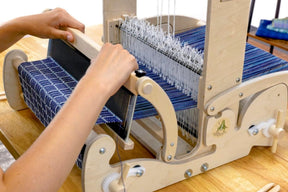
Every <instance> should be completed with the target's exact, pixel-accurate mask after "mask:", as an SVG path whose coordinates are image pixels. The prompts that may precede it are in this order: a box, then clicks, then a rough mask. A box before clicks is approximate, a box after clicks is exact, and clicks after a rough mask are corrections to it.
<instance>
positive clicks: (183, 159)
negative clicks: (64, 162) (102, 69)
mask: <svg viewBox="0 0 288 192" xmlns="http://www.w3.org/2000/svg"><path fill="white" fill-rule="evenodd" d="M249 2H250V1H249V0H209V1H208V14H207V23H206V25H203V22H201V21H199V20H196V19H192V18H188V17H183V16H175V17H172V16H167V17H164V16H163V17H161V20H160V21H159V19H157V18H150V19H147V21H148V22H149V23H150V24H148V23H147V22H146V21H139V20H137V19H135V18H133V16H136V0H117V1H116V0H104V1H103V10H104V12H103V16H104V21H103V27H104V38H103V39H104V41H105V42H112V43H119V42H121V43H122V44H123V46H124V47H125V48H127V49H128V50H129V51H130V52H131V53H132V54H134V55H135V57H137V59H138V61H139V66H140V68H141V69H144V70H145V71H146V72H147V75H145V74H144V73H143V72H141V71H136V72H135V73H133V74H131V76H130V78H129V80H128V81H127V82H126V83H125V85H124V87H123V88H121V89H120V90H119V92H118V93H117V94H116V95H115V96H113V97H112V98H111V99H110V100H109V102H108V103H107V105H106V106H105V108H104V109H103V111H102V113H101V115H100V117H99V119H98V120H97V124H102V123H104V124H106V125H107V127H108V128H107V127H106V126H105V127H106V130H107V132H109V135H108V134H101V135H97V134H95V133H94V134H91V137H90V138H89V139H88V140H87V143H86V147H85V148H83V151H84V157H83V159H82V162H81V163H82V184H83V189H84V191H87V192H90V191H91V192H92V191H104V192H106V191H111V192H119V191H133V192H134V191H145V192H147V191H154V190H157V189H160V188H163V187H165V186H168V185H171V184H173V183H176V182H179V181H181V180H184V179H187V178H190V177H192V176H194V175H197V174H200V173H203V172H205V171H208V170H209V169H212V168H215V167H218V166H220V165H222V164H225V163H228V162H231V161H233V160H236V159H239V158H241V157H243V156H246V155H248V154H249V152H250V150H251V148H252V147H253V146H272V148H271V149H272V151H273V152H275V151H276V148H277V141H278V138H279V136H280V134H281V133H283V131H284V130H283V128H282V127H283V125H284V121H285V115H286V107H287V83H288V82H287V79H288V73H287V71H285V70H286V69H287V68H288V64H287V62H285V61H283V60H281V59H279V58H276V57H275V56H273V55H270V54H268V53H265V52H264V51H261V50H260V49H258V48H255V47H253V46H251V45H249V44H246V26H247V23H248V12H249ZM168 21H170V22H171V23H174V24H173V25H171V26H172V27H171V28H173V29H172V31H175V32H176V36H177V38H179V39H180V42H182V43H180V42H179V41H177V40H175V38H170V37H169V36H166V33H165V32H161V30H160V31H159V28H161V27H163V26H167V25H168V24H169V22H168ZM152 25H161V27H159V26H156V27H153V26H152ZM168 26H170V25H168ZM169 30H170V29H168V31H169ZM71 31H72V32H73V33H74V34H75V36H76V41H75V43H74V44H73V45H71V44H68V43H66V42H63V41H60V40H51V42H50V45H49V50H48V55H49V56H50V57H48V58H47V59H44V60H41V61H33V62H27V56H26V55H25V54H24V53H23V52H21V51H18V50H15V51H12V52H10V53H8V54H7V56H6V58H5V64H4V84H5V85H4V86H5V92H6V95H7V99H8V102H9V104H10V105H11V107H13V108H14V109H16V110H21V109H24V108H26V104H27V105H28V106H29V108H31V110H32V111H33V112H34V113H35V115H36V116H37V117H38V118H39V119H40V120H41V122H42V123H43V124H44V125H48V124H49V122H50V120H51V119H52V118H53V117H54V116H55V114H56V113H57V111H58V110H59V109H60V108H61V106H62V105H63V103H64V102H65V101H66V99H67V98H68V97H69V95H70V94H71V92H72V90H73V88H74V87H75V85H76V84H77V80H78V79H80V78H81V76H82V75H83V73H85V70H86V69H87V67H88V65H89V59H92V58H94V57H95V56H96V55H97V53H98V51H99V50H100V46H99V45H98V44H96V43H94V42H93V41H91V40H90V39H88V38H87V37H86V36H85V35H83V34H81V33H80V32H78V31H76V30H72V29H71ZM183 42H186V43H183ZM187 44H190V46H191V47H193V48H191V47H190V46H188V45H187ZM201 50H202V51H201ZM244 57H245V58H244ZM71 66H72V67H71ZM15 69H17V70H15ZM17 71H18V72H17ZM18 73H19V76H18ZM148 76H149V77H148ZM19 79H20V81H21V85H20V83H19ZM21 86H22V89H21ZM22 92H23V93H22ZM23 95H24V100H25V102H24V100H23ZM136 96H138V97H136ZM140 96H141V97H140ZM147 101H149V102H147ZM149 103H151V104H152V105H153V106H154V107H152V105H151V104H149ZM196 103H197V107H196ZM156 111H157V112H156ZM175 111H177V112H175ZM151 116H155V117H151ZM148 117H149V118H148ZM143 118H145V119H143ZM133 119H141V123H139V121H137V120H136V121H134V120H133ZM178 129H179V130H181V131H178ZM130 133H131V134H132V135H133V137H134V138H136V139H137V140H138V141H139V142H141V143H142V144H143V145H144V146H145V147H146V148H147V149H148V150H149V151H151V153H153V154H154V156H155V158H154V159H148V158H147V159H145V158H135V159H130V160H125V161H122V162H119V163H116V164H110V163H109V160H110V159H111V157H112V155H113V154H114V152H115V148H116V143H117V144H118V143H120V144H121V145H122V147H123V148H124V149H131V148H133V141H131V140H130V139H129V134H130ZM113 138H115V139H116V142H115V141H114V140H113ZM80 159H81V158H80Z"/></svg>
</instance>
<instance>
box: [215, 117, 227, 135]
mask: <svg viewBox="0 0 288 192" xmlns="http://www.w3.org/2000/svg"><path fill="white" fill-rule="evenodd" d="M215 127H216V132H215V133H214V135H215V136H222V135H224V134H225V133H227V129H228V128H229V120H227V119H220V120H218V121H217V123H216V125H215Z"/></svg>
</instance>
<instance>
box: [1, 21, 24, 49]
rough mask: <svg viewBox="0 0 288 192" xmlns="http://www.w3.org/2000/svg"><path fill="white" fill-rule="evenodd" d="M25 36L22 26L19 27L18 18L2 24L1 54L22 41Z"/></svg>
mask: <svg viewBox="0 0 288 192" xmlns="http://www.w3.org/2000/svg"><path fill="white" fill-rule="evenodd" d="M24 35H25V33H24V32H23V29H22V26H21V25H19V21H18V18H17V19H14V20H11V21H9V22H6V23H4V24H2V25H1V26H0V53H1V52H2V51H4V50H6V49H7V48H9V47H10V46H12V45H13V44H14V43H16V42H17V41H18V40H20V39H21V38H22V37H23V36H24Z"/></svg>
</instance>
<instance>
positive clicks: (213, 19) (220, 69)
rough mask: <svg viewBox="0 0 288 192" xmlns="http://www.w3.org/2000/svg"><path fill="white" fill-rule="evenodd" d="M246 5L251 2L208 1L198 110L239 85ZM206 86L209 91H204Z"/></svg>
mask: <svg viewBox="0 0 288 192" xmlns="http://www.w3.org/2000/svg"><path fill="white" fill-rule="evenodd" d="M249 5H250V0H231V1H225V2H221V1H220V0H209V3H208V14H207V28H206V40H205V55H204V67H203V73H202V76H203V79H202V82H201V86H200V87H199V92H200V95H199V97H198V98H199V104H200V105H201V106H203V104H205V103H206V102H207V101H208V100H210V99H211V98H212V97H214V96H215V95H217V94H219V93H221V92H222V91H224V90H226V89H228V88H231V87H233V86H236V85H237V84H239V83H241V77H242V71H243V64H244V54H245V43H246V35H247V34H246V32H247V28H246V27H245V26H247V25H248V15H249ZM238 78H239V79H238ZM209 85H211V86H212V89H207V87H208V86H209ZM201 106H200V107H201Z"/></svg>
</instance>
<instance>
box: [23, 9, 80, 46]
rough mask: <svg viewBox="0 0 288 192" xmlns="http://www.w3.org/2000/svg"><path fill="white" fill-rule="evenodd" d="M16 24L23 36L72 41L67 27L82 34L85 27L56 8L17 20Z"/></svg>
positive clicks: (72, 38)
mask: <svg viewBox="0 0 288 192" xmlns="http://www.w3.org/2000/svg"><path fill="white" fill-rule="evenodd" d="M18 24H19V25H20V27H22V29H23V30H22V31H23V33H25V34H29V35H33V36H37V37H40V38H51V39H64V40H68V41H70V42H73V41H74V37H73V35H72V34H71V33H70V32H68V31H66V29H67V27H71V28H75V29H78V30H80V31H82V32H84V30H85V26H84V25H83V24H82V23H80V22H79V21H77V20H76V19H74V18H73V17H72V16H71V15H70V14H69V13H67V12H66V11H65V10H64V9H61V8H56V9H52V10H49V11H45V12H43V13H41V14H38V15H30V16H24V17H20V18H18Z"/></svg>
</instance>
